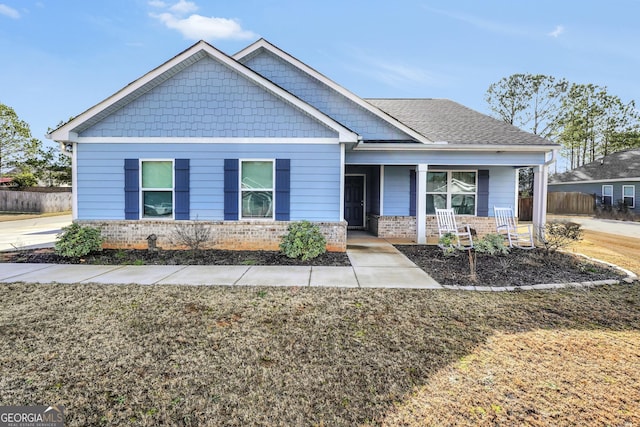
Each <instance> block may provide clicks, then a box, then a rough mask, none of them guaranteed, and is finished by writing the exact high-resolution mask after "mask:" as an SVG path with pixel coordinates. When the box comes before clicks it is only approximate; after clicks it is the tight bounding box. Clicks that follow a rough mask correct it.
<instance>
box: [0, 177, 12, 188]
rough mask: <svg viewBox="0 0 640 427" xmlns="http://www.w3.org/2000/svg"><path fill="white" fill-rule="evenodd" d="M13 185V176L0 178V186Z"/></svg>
mask: <svg viewBox="0 0 640 427" xmlns="http://www.w3.org/2000/svg"><path fill="white" fill-rule="evenodd" d="M13 185H14V183H13V178H11V177H4V178H0V187H12V186H13Z"/></svg>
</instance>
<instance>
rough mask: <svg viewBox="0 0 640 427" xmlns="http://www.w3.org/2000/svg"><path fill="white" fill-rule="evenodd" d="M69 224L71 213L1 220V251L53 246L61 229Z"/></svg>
mask: <svg viewBox="0 0 640 427" xmlns="http://www.w3.org/2000/svg"><path fill="white" fill-rule="evenodd" d="M69 224H71V215H58V216H47V217H41V218H32V219H20V220H16V221H0V251H6V250H10V249H18V248H20V249H27V248H41V247H51V246H53V245H54V243H55V241H56V235H57V234H58V233H59V232H60V229H61V228H62V227H66V226H67V225H69Z"/></svg>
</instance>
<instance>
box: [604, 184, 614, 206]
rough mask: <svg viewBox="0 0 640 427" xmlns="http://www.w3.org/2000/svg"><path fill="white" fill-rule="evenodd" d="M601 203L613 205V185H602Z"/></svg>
mask: <svg viewBox="0 0 640 427" xmlns="http://www.w3.org/2000/svg"><path fill="white" fill-rule="evenodd" d="M602 204H603V205H604V206H611V205H613V185H603V186H602Z"/></svg>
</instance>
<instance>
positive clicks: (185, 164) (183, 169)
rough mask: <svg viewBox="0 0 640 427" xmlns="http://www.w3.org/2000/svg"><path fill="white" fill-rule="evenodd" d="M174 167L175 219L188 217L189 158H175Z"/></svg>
mask: <svg viewBox="0 0 640 427" xmlns="http://www.w3.org/2000/svg"><path fill="white" fill-rule="evenodd" d="M174 169H175V174H176V175H175V182H176V187H175V190H174V193H175V197H176V200H175V206H174V213H175V215H174V216H175V219H182V220H185V219H189V159H176V160H175V162H174Z"/></svg>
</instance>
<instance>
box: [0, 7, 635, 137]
mask: <svg viewBox="0 0 640 427" xmlns="http://www.w3.org/2000/svg"><path fill="white" fill-rule="evenodd" d="M639 16H640V0H609V1H606V2H605V1H593V0H581V1H579V2H574V1H562V0H554V1H548V0H536V1H535V2H533V1H526V0H485V1H477V0H464V1H451V0H396V1H389V0H380V1H379V0H341V1H334V0H323V1H322V2H320V1H316V2H311V1H305V0H237V1H228V0H227V1H215V0H209V1H205V0H194V1H185V0H163V1H160V0H152V1H149V0H109V1H86V0H66V1H65V0H56V1H54V0H40V1H30V0H0V102H1V103H4V104H6V105H9V106H11V107H13V108H14V109H15V110H16V112H17V113H18V115H19V116H20V118H22V119H23V120H25V121H27V122H28V123H29V125H30V126H31V130H32V133H33V135H34V137H36V138H39V139H42V140H44V134H45V133H46V132H47V128H48V127H55V126H56V125H57V124H58V123H59V122H60V121H61V120H66V119H68V118H69V117H70V116H73V115H77V114H79V113H81V112H83V111H84V110H86V109H87V108H89V107H91V106H93V105H94V104H96V103H98V102H100V101H102V100H103V99H104V98H106V97H108V96H110V95H111V94H113V93H114V92H116V91H117V90H119V89H120V88H122V87H123V86H125V85H127V84H128V83H130V82H132V81H134V80H135V79H137V78H138V77H140V76H142V75H143V74H145V73H146V72H148V71H150V70H151V69H153V68H155V67H157V66H158V65H160V64H162V63H163V62H165V61H167V60H168V59H170V58H172V57H173V56H175V55H176V54H178V53H179V52H181V51H183V50H184V49H186V48H188V47H189V46H191V45H192V44H193V43H195V42H196V41H197V40H199V39H205V40H207V41H209V42H210V43H212V44H213V45H214V46H216V47H217V48H218V49H220V50H222V51H223V52H225V53H227V54H230V55H231V54H234V53H235V52H237V51H239V50H240V49H242V48H243V47H245V46H247V45H248V44H250V43H252V42H253V41H255V40H256V39H257V38H259V37H264V38H265V39H267V40H269V41H270V42H272V43H274V44H275V45H277V46H278V47H280V48H281V49H283V50H285V51H287V52H288V53H290V54H291V55H293V56H295V57H296V58H298V59H300V60H301V61H303V62H305V63H307V64H308V65H310V66H311V67H313V68H315V69H316V70H318V71H319V72H321V73H323V74H324V75H326V76H327V77H329V78H331V79H332V80H334V81H335V82H337V83H339V84H341V85H343V86H344V87H346V88H347V89H349V90H351V91H352V92H354V93H356V94H357V95H359V96H362V97H372V98H374V97H399V98H400V97H426V98H448V99H452V100H454V101H457V102H460V103H462V104H464V105H466V106H468V107H471V108H473V109H476V110H478V111H481V112H484V113H487V112H488V108H487V105H486V102H485V101H484V94H485V91H486V89H487V87H488V86H489V85H490V84H491V83H493V82H496V81H498V80H500V78H502V77H506V76H509V75H511V74H513V73H542V74H548V75H552V76H555V77H565V78H567V79H569V80H570V81H572V82H576V83H594V84H597V85H601V86H607V88H608V91H609V93H611V94H615V95H618V96H619V97H620V98H621V99H622V100H623V101H625V102H628V101H630V100H636V101H637V102H640V25H638V17H639Z"/></svg>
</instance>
